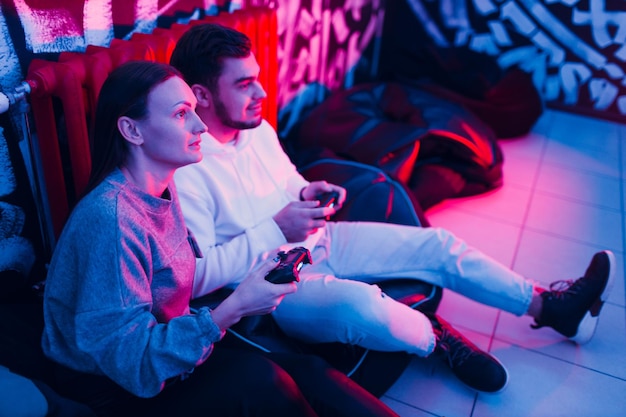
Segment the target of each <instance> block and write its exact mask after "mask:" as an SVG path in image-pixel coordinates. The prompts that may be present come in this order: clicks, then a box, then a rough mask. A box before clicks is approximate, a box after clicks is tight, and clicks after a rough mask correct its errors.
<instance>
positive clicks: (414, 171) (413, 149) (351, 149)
mask: <svg viewBox="0 0 626 417" xmlns="http://www.w3.org/2000/svg"><path fill="white" fill-rule="evenodd" d="M291 143H295V145H293V146H295V147H296V149H297V152H298V153H302V152H306V151H307V149H319V148H320V147H322V148H326V149H329V150H330V151H332V152H334V153H335V154H336V155H338V156H339V157H342V158H345V159H348V160H353V161H357V162H360V163H363V164H367V165H371V166H375V167H378V168H380V169H381V170H382V171H384V172H385V173H386V174H388V175H389V176H390V177H391V178H393V179H395V180H397V181H399V182H401V183H402V184H404V185H405V186H406V187H408V189H410V190H411V191H412V193H413V194H414V197H415V198H416V200H417V201H418V202H419V203H420V206H421V208H422V209H423V210H426V209H428V208H429V207H430V206H432V205H434V204H436V203H438V202H440V201H442V200H444V199H446V198H451V197H459V196H467V195H475V194H479V193H482V192H486V191H488V190H491V189H494V188H497V187H499V186H500V185H501V183H502V162H503V157H502V152H501V149H500V147H499V145H498V143H497V141H496V136H495V134H494V133H493V131H492V129H491V128H490V127H489V126H488V125H486V124H485V123H484V122H482V121H481V120H480V119H479V118H478V117H476V116H475V115H474V114H472V113H471V112H469V111H468V110H466V109H465V108H464V107H463V106H461V105H458V104H456V103H454V102H452V101H449V100H446V99H443V98H440V97H438V96H436V95H434V94H432V93H430V92H427V91H424V90H423V89H421V88H417V87H415V86H411V85H408V84H406V83H398V82H376V83H365V84H360V85H357V86H355V87H353V88H350V89H348V90H345V91H340V92H336V93H333V94H331V95H330V96H329V97H328V98H327V99H326V100H325V101H324V102H322V103H321V104H320V105H319V106H317V107H316V108H314V109H313V110H312V111H311V112H310V113H309V114H308V115H307V116H306V117H305V118H304V120H303V121H302V122H301V123H300V125H299V128H298V129H297V131H296V133H295V134H294V138H292V139H291Z"/></svg>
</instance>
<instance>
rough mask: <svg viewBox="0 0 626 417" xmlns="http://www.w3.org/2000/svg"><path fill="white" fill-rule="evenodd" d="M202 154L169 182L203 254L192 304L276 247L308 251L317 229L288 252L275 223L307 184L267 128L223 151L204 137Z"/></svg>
mask: <svg viewBox="0 0 626 417" xmlns="http://www.w3.org/2000/svg"><path fill="white" fill-rule="evenodd" d="M201 147H202V153H203V155H204V157H203V159H202V161H201V162H199V163H197V164H192V165H187V166H185V167H183V168H179V169H178V170H177V171H176V174H175V176H174V179H175V182H176V187H177V189H178V194H179V199H180V204H181V207H182V209H183V215H184V216H185V222H186V223H187V227H188V228H189V229H190V230H191V232H192V233H193V234H194V235H195V237H196V241H197V242H198V246H199V248H200V250H201V251H202V254H203V257H202V258H199V259H197V261H196V273H195V281H194V290H193V296H194V297H199V296H202V295H204V294H207V293H209V292H211V291H214V290H216V289H219V288H221V287H224V286H227V285H229V284H233V283H237V282H240V281H241V280H242V279H244V278H245V277H246V276H247V275H248V273H249V272H250V271H251V270H252V269H253V268H254V267H255V266H256V265H257V264H258V262H260V261H262V260H263V259H266V258H267V257H268V256H273V255H275V251H274V250H275V249H276V248H278V247H281V246H282V247H285V248H287V247H292V246H305V247H307V248H308V249H309V250H312V249H313V247H314V246H315V243H316V242H317V241H318V240H319V237H320V235H321V234H322V233H323V231H322V229H320V230H318V231H317V232H316V233H315V234H312V235H310V236H309V237H308V238H307V240H306V241H305V242H301V243H298V244H292V245H289V246H285V245H287V240H286V239H285V236H284V235H283V233H282V232H281V230H280V228H279V227H278V225H277V224H276V222H275V221H274V219H273V216H274V215H276V213H278V212H279V211H280V210H282V209H283V207H285V206H286V205H287V204H288V203H289V202H291V201H296V200H298V199H299V193H300V190H301V189H302V188H303V187H305V186H307V185H308V184H309V183H308V181H307V180H305V179H304V178H303V177H302V176H301V175H300V174H299V173H298V171H297V170H296V167H295V166H294V165H293V164H292V162H291V160H290V159H289V157H288V156H287V154H285V152H284V151H283V149H282V147H281V145H280V142H279V140H278V137H277V135H276V132H275V131H274V129H273V128H272V127H271V126H270V124H269V123H267V122H266V121H265V120H264V121H263V122H262V123H261V125H259V126H258V127H256V128H254V129H246V130H241V131H239V133H238V136H237V138H236V139H235V140H234V141H232V142H229V143H227V144H222V143H220V142H218V141H217V140H216V139H215V138H214V137H213V136H211V135H210V134H208V133H206V134H204V135H203V136H202V145H201ZM269 251H272V252H271V253H268V252H269Z"/></svg>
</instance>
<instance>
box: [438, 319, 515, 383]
mask: <svg viewBox="0 0 626 417" xmlns="http://www.w3.org/2000/svg"><path fill="white" fill-rule="evenodd" d="M428 317H429V318H430V321H431V323H432V325H433V330H434V332H435V338H436V343H437V344H436V346H435V353H436V354H440V355H444V356H445V358H446V359H447V362H448V365H449V366H450V369H452V372H453V373H454V375H456V377H457V378H459V380H461V382H463V383H464V384H466V385H467V386H469V387H471V388H473V389H475V390H477V391H482V392H488V393H496V392H500V391H502V390H503V389H504V387H506V384H507V382H508V380H509V374H508V373H507V371H506V369H505V368H504V365H502V363H500V361H498V360H497V359H496V358H495V357H493V356H492V355H490V354H489V353H487V352H483V351H482V350H480V349H479V348H478V346H476V345H474V344H473V343H472V342H470V341H469V340H467V339H466V338H465V337H464V336H463V335H462V334H461V333H459V332H458V331H457V330H455V329H454V328H453V327H452V326H451V325H450V324H449V323H447V322H446V321H444V320H442V319H441V318H440V317H439V316H436V315H435V314H429V315H428Z"/></svg>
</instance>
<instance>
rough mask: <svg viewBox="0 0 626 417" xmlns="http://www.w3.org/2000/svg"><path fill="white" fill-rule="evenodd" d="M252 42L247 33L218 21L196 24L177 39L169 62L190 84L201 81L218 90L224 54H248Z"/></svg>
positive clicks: (202, 83) (237, 56)
mask: <svg viewBox="0 0 626 417" xmlns="http://www.w3.org/2000/svg"><path fill="white" fill-rule="evenodd" d="M250 49H251V42H250V38H248V37H247V36H246V35H245V34H243V33H241V32H238V31H236V30H234V29H231V28H228V27H226V26H222V25H219V24H216V23H207V24H200V25H197V26H193V27H192V28H191V29H189V30H188V31H187V32H185V33H184V34H183V36H181V38H180V39H179V40H178V42H177V43H176V47H175V48H174V52H172V57H171V58H170V64H171V65H173V66H174V67H176V68H177V69H178V70H179V71H180V72H181V73H182V74H183V77H184V79H185V81H186V82H187V83H188V84H189V85H193V84H200V85H204V86H206V87H207V88H208V89H209V90H211V91H216V87H217V80H218V79H219V77H220V75H222V69H223V66H224V65H223V61H224V58H245V57H247V56H248V55H250Z"/></svg>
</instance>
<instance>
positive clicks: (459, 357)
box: [439, 329, 475, 368]
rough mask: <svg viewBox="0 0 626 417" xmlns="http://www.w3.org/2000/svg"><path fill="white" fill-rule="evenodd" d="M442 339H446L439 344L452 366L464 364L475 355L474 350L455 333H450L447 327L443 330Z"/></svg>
mask: <svg viewBox="0 0 626 417" xmlns="http://www.w3.org/2000/svg"><path fill="white" fill-rule="evenodd" d="M440 340H445V342H443V343H440V345H439V346H440V347H441V350H443V351H444V352H445V354H446V358H447V359H448V364H449V365H450V367H451V368H454V366H461V365H463V362H465V361H466V360H467V359H469V358H470V357H471V356H474V355H475V353H474V351H473V350H472V349H470V348H469V347H467V346H466V345H465V343H463V341H462V340H459V339H458V338H457V337H455V336H454V335H450V334H449V333H448V332H447V331H446V330H445V329H442V331H441V338H440Z"/></svg>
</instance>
